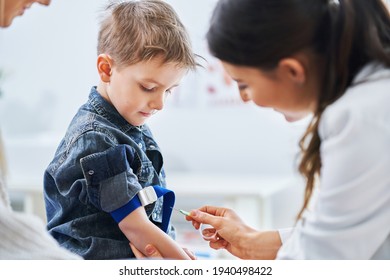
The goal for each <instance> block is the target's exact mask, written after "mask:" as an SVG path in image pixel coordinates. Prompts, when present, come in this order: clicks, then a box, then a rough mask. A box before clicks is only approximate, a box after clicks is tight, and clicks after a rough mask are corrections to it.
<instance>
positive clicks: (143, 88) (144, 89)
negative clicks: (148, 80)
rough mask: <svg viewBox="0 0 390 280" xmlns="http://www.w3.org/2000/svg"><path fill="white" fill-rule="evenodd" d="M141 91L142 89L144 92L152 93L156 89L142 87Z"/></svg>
mask: <svg viewBox="0 0 390 280" xmlns="http://www.w3.org/2000/svg"><path fill="white" fill-rule="evenodd" d="M141 89H142V90H143V91H146V92H152V91H153V90H154V87H152V88H148V87H145V86H143V85H141Z"/></svg>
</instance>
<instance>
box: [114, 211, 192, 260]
mask: <svg viewBox="0 0 390 280" xmlns="http://www.w3.org/2000/svg"><path fill="white" fill-rule="evenodd" d="M119 228H120V230H121V231H122V232H123V233H124V235H125V236H126V237H127V239H128V240H129V241H130V242H131V243H132V244H133V245H134V246H135V247H136V248H137V249H139V250H140V251H141V252H142V253H143V254H145V252H144V250H145V247H146V245H148V244H153V245H154V246H155V247H156V248H157V250H158V251H159V252H160V253H161V254H162V256H163V257H164V258H167V259H180V260H190V257H189V256H188V255H187V253H186V252H185V251H184V250H183V249H182V248H180V246H178V244H177V243H176V242H175V241H174V240H173V239H172V238H171V237H170V236H168V235H167V234H166V233H164V232H163V231H162V230H161V229H159V228H158V227H157V226H156V225H154V224H153V223H152V222H151V221H150V220H149V219H148V217H147V215H146V212H145V209H144V208H143V207H138V208H137V209H135V210H134V211H133V212H131V213H130V214H129V215H127V216H126V217H125V218H124V219H123V220H122V221H120V222H119Z"/></svg>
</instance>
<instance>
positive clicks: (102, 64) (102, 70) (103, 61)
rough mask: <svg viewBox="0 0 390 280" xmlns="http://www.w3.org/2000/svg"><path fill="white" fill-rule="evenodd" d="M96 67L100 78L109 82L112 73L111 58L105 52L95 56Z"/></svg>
mask: <svg viewBox="0 0 390 280" xmlns="http://www.w3.org/2000/svg"><path fill="white" fill-rule="evenodd" d="M97 69H98V73H99V76H100V80H101V81H102V82H104V83H109V82H110V79H111V73H112V58H111V57H110V56H109V55H107V54H100V55H99V56H98V58H97Z"/></svg>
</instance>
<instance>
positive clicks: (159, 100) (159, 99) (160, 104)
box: [149, 94, 165, 111]
mask: <svg viewBox="0 0 390 280" xmlns="http://www.w3.org/2000/svg"><path fill="white" fill-rule="evenodd" d="M164 101H165V96H164V94H158V95H156V96H155V98H153V99H152V100H151V101H150V103H149V106H150V108H152V109H154V110H158V111H161V110H162V109H163V108H164Z"/></svg>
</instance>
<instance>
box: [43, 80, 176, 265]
mask: <svg viewBox="0 0 390 280" xmlns="http://www.w3.org/2000/svg"><path fill="white" fill-rule="evenodd" d="M162 165H163V158H162V155H161V153H160V149H159V147H158V145H157V143H156V142H155V141H154V139H153V136H152V133H151V132H150V130H149V128H148V127H147V126H146V125H143V126H141V127H135V126H133V125H131V124H129V123H128V122H127V121H126V120H125V119H124V118H123V117H122V116H121V115H120V114H119V113H118V111H117V110H116V109H115V108H114V107H113V106H112V105H111V104H109V103H108V102H107V101H106V100H104V99H103V98H102V97H101V95H100V94H99V93H98V92H97V91H96V88H95V87H93V88H92V89H91V93H90V95H89V98H88V101H87V103H86V104H84V105H83V106H81V108H80V109H79V110H78V112H77V114H76V115H75V117H74V118H73V120H72V122H71V123H70V125H69V127H68V130H67V132H66V134H65V137H64V138H63V139H62V141H61V143H60V145H59V147H58V148H57V151H56V153H55V156H54V159H53V161H52V162H51V163H50V164H49V166H48V167H47V169H46V171H45V174H44V198H45V204H46V215H47V220H48V225H47V227H48V230H49V232H50V234H51V235H52V236H53V237H54V238H55V239H56V240H57V241H58V242H59V244H60V245H61V246H63V247H65V248H67V249H68V250H70V251H72V252H74V253H76V254H78V255H80V256H82V257H83V258H85V259H124V258H133V257H134V254H133V253H132V251H131V250H130V247H129V241H128V240H127V238H126V237H125V235H124V234H123V233H122V232H121V230H120V229H119V227H118V225H117V223H116V222H115V221H114V219H113V218H112V217H111V215H110V212H112V211H114V210H116V209H118V208H120V207H122V206H123V205H125V204H126V203H128V202H129V201H130V200H131V199H132V198H133V197H134V196H135V195H136V194H137V193H138V191H139V190H141V189H142V188H144V187H147V186H150V185H160V186H162V187H165V173H164V170H163V168H162ZM162 203H163V200H162V199H161V198H160V199H159V200H157V202H155V203H153V204H151V205H148V206H145V210H146V212H147V215H148V216H149V218H150V220H151V221H152V222H153V223H155V224H156V225H159V223H161V219H162ZM169 234H170V235H171V236H172V237H173V238H174V230H173V228H171V230H170V232H169Z"/></svg>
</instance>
